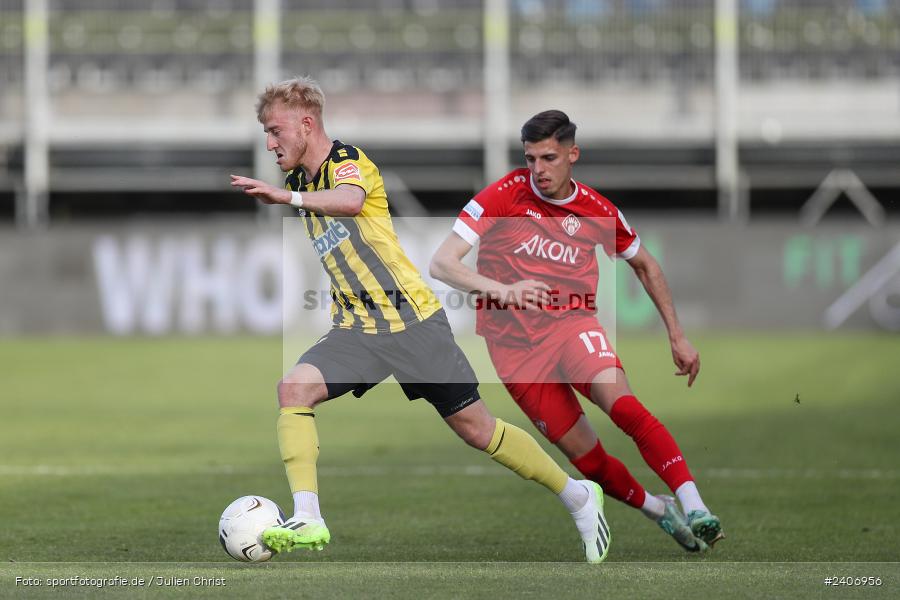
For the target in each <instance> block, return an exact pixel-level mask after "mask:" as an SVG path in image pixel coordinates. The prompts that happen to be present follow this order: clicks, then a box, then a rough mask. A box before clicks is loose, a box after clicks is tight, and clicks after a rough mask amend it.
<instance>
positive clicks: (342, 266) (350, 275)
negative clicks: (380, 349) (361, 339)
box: [316, 215, 391, 332]
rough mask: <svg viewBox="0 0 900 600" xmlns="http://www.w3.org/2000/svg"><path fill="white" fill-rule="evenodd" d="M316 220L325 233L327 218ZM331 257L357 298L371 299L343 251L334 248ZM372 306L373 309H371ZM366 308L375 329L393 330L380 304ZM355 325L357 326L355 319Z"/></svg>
mask: <svg viewBox="0 0 900 600" xmlns="http://www.w3.org/2000/svg"><path fill="white" fill-rule="evenodd" d="M316 219H318V220H319V224H320V225H321V226H322V230H323V231H325V230H326V227H325V218H324V217H320V216H318V215H316ZM331 256H333V257H334V262H335V263H336V264H337V268H338V269H339V270H340V271H341V275H343V276H344V279H345V280H346V281H347V284H348V285H350V289H352V290H353V293H355V294H356V297H357V298H359V299H361V300H362V298H364V297H367V298H371V297H372V295H371V294H369V292H368V290H366V288H365V287H363V284H362V282H361V281H360V280H359V278H358V277H357V276H356V272H355V271H354V270H353V269H352V268H351V267H350V265H349V264H348V263H347V258H346V257H345V256H344V253H343V252H342V251H341V249H340V248H337V247H336V248H334V249H333V250H332V251H331ZM322 260H323V264H324V260H325V258H324V257H323V258H322ZM325 270H326V271H329V275H331V272H330V269H328V266H327V265H325ZM333 278H334V277H333V275H332V279H333ZM337 289H338V290H340V286H338V287H337ZM370 306H371V307H372V308H370ZM366 308H367V309H368V312H369V314H370V315H371V316H372V318H373V319H375V328H376V329H377V330H378V331H379V332H389V331H390V330H391V325H390V323H389V321H388V320H387V319H386V318H385V316H384V313H383V312H382V311H381V307H380V306H379V305H378V304H375V303H372V304H370V305H368V306H366ZM350 312H352V313H353V314H354V317H357V318H358V316H357V315H356V313H355V311H353V310H351V311H350ZM337 324H339V323H336V325H337ZM353 324H354V325H356V324H357V323H356V320H355V319H354V323H353Z"/></svg>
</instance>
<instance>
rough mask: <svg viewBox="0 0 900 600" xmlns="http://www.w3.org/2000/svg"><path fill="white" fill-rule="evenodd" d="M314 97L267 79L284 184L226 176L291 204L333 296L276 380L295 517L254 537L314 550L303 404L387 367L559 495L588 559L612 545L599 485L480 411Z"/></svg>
mask: <svg viewBox="0 0 900 600" xmlns="http://www.w3.org/2000/svg"><path fill="white" fill-rule="evenodd" d="M324 105H325V97H324V95H323V94H322V90H321V89H320V88H319V86H318V85H317V84H316V83H315V81H313V80H311V79H309V78H298V79H292V80H288V81H284V82H282V83H280V84H278V85H272V86H269V87H267V88H266V90H265V92H263V93H262V94H261V95H260V96H259V101H258V103H257V106H256V110H257V117H258V119H259V121H260V123H262V125H263V129H264V131H265V132H266V136H267V137H266V146H267V148H268V149H269V150H270V151H272V152H274V153H275V156H276V157H277V159H276V162H277V163H278V165H279V167H281V170H282V171H285V172H287V173H288V176H287V184H286V188H278V187H275V186H272V185H269V184H267V183H264V182H262V181H257V180H254V179H250V178H247V177H239V176H236V175H232V182H231V185H233V186H234V187H237V188H240V189H241V190H243V191H244V193H246V194H248V195H250V196H253V197H254V198H257V199H259V200H261V201H263V202H265V203H269V204H272V203H278V204H290V205H293V206H295V207H297V208H298V209H299V211H300V218H301V219H303V221H304V223H305V225H306V231H307V234H308V235H309V238H310V240H311V241H312V243H313V248H314V249H315V251H316V253H317V254H318V256H319V259H320V261H321V263H322V266H323V268H324V269H325V271H326V272H327V273H328V275H329V277H330V279H331V294H332V298H333V300H334V304H333V306H332V319H333V322H334V326H333V328H332V329H331V330H330V331H329V332H328V333H327V334H325V335H324V336H323V337H322V338H321V339H320V340H319V341H318V342H316V344H314V345H313V346H312V347H311V348H310V349H309V350H307V351H306V353H304V354H303V356H301V357H300V360H299V361H298V363H297V365H296V366H295V367H294V368H293V369H292V370H291V371H290V372H289V373H288V374H287V375H285V377H284V378H283V379H282V380H281V382H280V383H279V385H278V401H279V403H280V405H281V415H280V416H279V417H278V444H279V447H280V449H281V456H282V459H283V461H284V465H285V469H286V471H287V476H288V481H289V483H290V486H291V492H292V493H293V496H294V515H293V517H291V518H290V519H288V521H287V522H286V523H285V524H284V525H283V526H281V527H272V528H269V529H267V530H266V531H264V532H263V540H264V541H265V543H266V544H267V545H268V546H270V547H271V548H273V549H275V550H278V551H284V550H288V551H289V550H292V549H293V548H295V547H301V548H308V549H313V548H315V549H319V550H321V549H322V548H323V546H324V545H325V544H326V543H328V542H329V541H330V539H331V534H330V533H329V531H328V528H327V527H326V526H325V521H324V520H323V519H322V515H321V512H320V510H319V496H318V480H317V475H316V462H317V459H318V456H319V438H318V433H317V430H316V424H315V419H314V418H313V417H314V414H313V409H314V408H315V406H316V405H317V404H319V403H321V402H324V401H326V400H329V399H331V398H336V397H338V396H341V395H343V394H345V393H347V392H350V391H352V392H353V393H354V395H356V396H361V395H362V394H363V393H365V392H366V390H368V389H370V388H371V387H373V386H375V385H376V384H377V383H379V382H380V381H382V380H383V379H385V378H386V377H388V376H389V375H394V376H395V377H396V378H397V380H398V381H399V382H400V385H401V387H402V389H403V391H404V393H405V394H406V395H407V396H408V397H409V398H410V399H415V398H425V399H426V400H427V401H428V402H430V403H431V404H432V405H433V406H434V407H435V409H437V411H438V414H440V415H441V417H443V418H444V420H445V421H446V423H447V424H448V425H449V426H450V428H451V429H453V431H455V432H456V433H457V434H458V435H459V436H460V437H461V438H462V439H463V440H465V442H466V443H468V444H469V445H471V446H473V447H475V448H477V449H479V450H483V451H485V452H487V453H488V454H489V455H490V456H491V458H493V459H494V460H495V461H497V462H498V463H500V464H502V465H503V466H505V467H507V468H509V469H511V470H512V471H514V472H516V473H517V474H518V475H520V476H521V477H523V478H525V479H530V480H533V481H535V482H537V483H540V484H541V485H543V486H545V487H546V488H548V489H550V490H551V491H552V492H553V493H554V494H556V495H558V496H559V498H560V500H561V501H562V502H563V504H564V505H565V506H566V508H567V509H568V510H569V512H570V513H571V514H572V516H573V518H574V520H575V525H576V527H577V528H578V531H579V533H580V535H581V538H582V541H583V543H584V551H585V557H586V559H587V561H588V562H592V563H598V562H601V561H602V560H603V559H604V558H606V555H607V552H608V550H609V542H610V535H609V528H608V526H607V523H606V520H605V518H604V516H603V491H602V489H600V487H599V486H598V485H596V484H594V483H592V482H589V481H583V482H579V481H575V480H573V479H572V478H570V477H569V476H568V475H567V474H566V473H565V472H564V471H563V470H562V469H561V468H560V467H559V465H557V464H556V463H555V462H554V461H553V459H551V458H550V457H549V456H548V455H547V454H546V453H545V452H544V451H543V450H542V449H541V447H540V446H539V445H538V444H537V442H536V441H535V440H534V438H532V437H531V436H530V435H529V434H527V433H526V432H524V431H523V430H521V429H519V428H517V427H515V426H513V425H510V424H508V423H504V422H503V421H501V420H500V419H495V418H494V417H493V416H492V415H491V414H490V412H488V410H487V407H486V406H485V405H484V402H482V401H481V400H480V397H479V394H478V384H477V381H476V379H475V374H474V372H473V371H472V368H471V366H470V365H469V363H468V361H467V360H466V357H465V356H464V355H463V353H462V351H461V350H460V349H459V347H458V346H457V345H456V342H455V340H454V338H453V333H452V332H451V331H450V325H449V324H448V322H447V317H446V315H445V314H444V311H443V309H442V308H441V305H440V304H439V303H438V300H437V298H436V297H435V296H434V294H433V293H432V291H431V289H430V288H429V287H428V286H427V285H426V284H425V282H424V281H422V278H421V276H420V275H419V272H418V271H417V270H416V268H415V267H414V266H413V264H412V263H411V262H410V261H409V259H408V258H407V257H406V255H405V254H404V252H403V249H402V248H401V247H400V244H399V242H398V240H397V236H396V234H395V233H394V230H393V227H392V225H391V221H390V214H389V212H388V204H387V196H386V194H385V190H384V182H383V181H382V178H381V175H380V173H379V172H378V168H377V167H376V166H375V165H374V164H373V163H372V161H370V160H369V159H368V157H366V155H365V154H364V153H363V151H362V150H360V149H359V148H357V147H355V146H350V145H347V144H343V143H341V142H339V141H332V140H331V139H329V138H328V136H327V135H326V134H325V129H324V125H323V121H322V110H323V107H324Z"/></svg>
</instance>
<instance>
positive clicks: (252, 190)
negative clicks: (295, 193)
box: [231, 175, 291, 204]
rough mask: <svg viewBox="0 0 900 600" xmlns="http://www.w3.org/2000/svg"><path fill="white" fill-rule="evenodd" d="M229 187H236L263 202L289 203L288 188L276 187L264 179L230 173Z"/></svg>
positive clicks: (289, 193)
mask: <svg viewBox="0 0 900 600" xmlns="http://www.w3.org/2000/svg"><path fill="white" fill-rule="evenodd" d="M231 187H234V188H238V189H240V190H241V191H243V192H244V193H245V194H247V195H248V196H253V197H254V198H256V199H257V200H259V201H260V202H263V203H265V204H290V203H291V192H290V190H286V189H283V188H277V187H275V186H274V185H269V184H268V183H266V182H265V181H259V180H258V179H251V178H249V177H242V176H240V175H232V176H231Z"/></svg>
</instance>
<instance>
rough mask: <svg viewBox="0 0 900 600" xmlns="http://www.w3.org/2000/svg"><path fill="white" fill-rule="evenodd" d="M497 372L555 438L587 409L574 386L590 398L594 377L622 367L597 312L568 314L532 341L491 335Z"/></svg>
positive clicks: (545, 431) (518, 401)
mask: <svg viewBox="0 0 900 600" xmlns="http://www.w3.org/2000/svg"><path fill="white" fill-rule="evenodd" d="M487 347H488V352H489V353H490V356H491V361H492V362H493V363H494V368H495V369H496V370H497V375H499V376H500V379H501V380H502V381H503V383H504V385H506V389H507V390H509V393H510V395H511V396H512V398H513V400H515V401H516V404H518V405H519V408H521V409H522V411H523V412H524V413H525V414H526V415H528V418H529V419H531V421H532V422H533V423H534V424H535V426H536V427H537V428H538V429H539V430H540V432H541V433H543V434H544V435H545V436H546V437H547V439H548V440H550V441H551V442H553V443H556V442H557V441H558V440H559V438H561V437H562V436H563V435H565V434H566V432H567V431H569V429H571V428H572V426H573V425H575V422H576V421H577V420H578V418H579V417H580V416H581V415H583V414H584V411H583V410H582V409H581V403H580V402H579V401H578V398H577V397H576V396H575V392H574V391H573V389H572V388H575V390H578V392H579V393H580V394H581V395H582V396H584V397H585V398H590V395H591V382H592V381H593V380H594V378H595V377H596V376H597V374H599V373H600V372H602V371H605V370H607V369H611V368H619V369H621V368H622V363H621V362H620V361H619V357H618V356H617V355H616V352H615V350H614V349H613V347H612V344H610V343H609V340H608V339H607V338H606V332H605V331H604V330H603V328H602V327H601V326H600V324H599V323H598V322H597V319H596V318H595V317H593V316H588V315H586V316H584V317H569V318H566V319H564V320H563V321H562V322H561V323H560V326H559V327H557V328H556V329H555V330H554V331H553V333H551V334H550V335H548V336H547V337H546V338H544V339H543V340H542V341H541V342H539V343H537V344H535V345H533V346H531V347H525V348H521V347H512V346H504V345H502V344H499V343H496V342H493V341H491V340H488V341H487Z"/></svg>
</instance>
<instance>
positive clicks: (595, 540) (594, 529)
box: [572, 480, 612, 564]
mask: <svg viewBox="0 0 900 600" xmlns="http://www.w3.org/2000/svg"><path fill="white" fill-rule="evenodd" d="M579 483H580V484H581V485H583V486H584V487H586V488H587V491H588V501H587V502H586V503H585V505H584V507H582V508H581V509H580V510H578V512H575V513H573V514H572V518H573V519H575V526H576V527H577V528H578V533H580V534H581V541H582V543H583V545H584V558H585V560H587V562H589V563H592V564H597V563H601V562H603V561H604V560H605V559H606V555H607V554H609V543H610V541H612V536H611V535H610V532H609V525H608V524H607V523H606V517H605V516H604V514H603V488H601V487H600V486H599V485H598V484H596V483H594V482H593V481H587V480H582V481H579Z"/></svg>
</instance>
